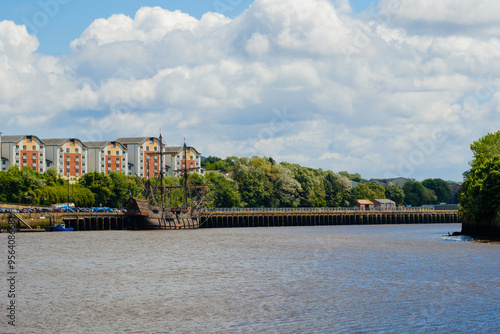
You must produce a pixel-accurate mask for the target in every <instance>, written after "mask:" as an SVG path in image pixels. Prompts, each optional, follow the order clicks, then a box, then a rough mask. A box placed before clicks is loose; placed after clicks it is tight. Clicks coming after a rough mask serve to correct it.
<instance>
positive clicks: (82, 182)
mask: <svg viewBox="0 0 500 334" xmlns="http://www.w3.org/2000/svg"><path fill="white" fill-rule="evenodd" d="M203 165H204V166H205V168H206V169H207V173H206V174H205V175H198V174H190V175H189V182H190V183H191V184H197V185H207V186H208V188H209V190H210V192H209V194H208V195H207V198H206V199H207V203H209V206H211V207H350V206H354V205H355V204H356V201H357V200H358V199H368V200H373V199H385V198H387V199H391V200H393V201H394V202H395V203H396V204H397V205H412V206H421V205H423V204H435V203H436V202H445V203H449V202H450V199H451V198H452V195H453V192H452V190H451V188H450V182H447V181H444V180H441V179H427V180H424V181H422V182H419V181H412V182H408V183H407V184H405V185H404V187H403V188H402V189H400V188H398V187H397V186H396V185H389V186H388V187H387V188H384V187H383V186H382V185H380V184H377V183H373V182H368V183H360V184H358V185H357V186H356V187H355V188H353V187H351V181H357V182H363V181H367V180H365V179H363V178H362V177H361V175H359V174H357V173H356V174H350V173H348V172H345V171H342V172H339V173H334V172H332V171H323V170H322V169H314V168H309V167H303V166H300V165H298V164H291V163H286V162H281V163H277V162H276V161H274V160H273V159H272V158H268V157H258V156H254V157H252V158H246V157H245V158H237V157H228V158H226V159H224V160H223V159H220V158H217V157H208V158H207V159H206V160H205V161H204V162H203ZM148 182H151V184H152V185H157V182H158V180H156V179H155V178H153V179H152V180H146V179H144V178H142V179H141V178H137V177H132V176H129V175H125V174H124V173H121V172H111V173H109V174H103V173H97V172H92V173H88V174H85V175H83V176H82V177H81V178H80V179H79V181H78V183H76V184H69V183H68V181H67V180H63V179H62V178H60V177H59V175H58V173H57V170H56V169H55V168H54V167H51V168H49V169H48V170H47V171H46V172H45V173H43V174H41V173H38V172H36V171H33V170H32V169H30V168H29V167H25V168H24V169H22V170H19V169H18V167H17V166H12V167H10V168H9V169H8V170H7V171H3V172H0V202H10V203H25V204H36V205H51V204H55V203H63V202H67V201H69V202H73V203H75V205H76V206H79V207H90V206H109V207H125V206H126V205H127V201H128V198H129V197H130V196H134V197H139V198H144V193H143V192H141V189H142V188H143V187H144V185H146V184H147V183H148ZM164 182H165V185H168V186H176V185H180V184H181V178H179V177H175V176H171V175H168V176H167V177H166V178H165V181H164ZM156 192H157V193H158V190H156ZM195 192H196V191H195ZM168 195H169V204H170V205H171V206H178V205H182V203H183V201H182V191H181V190H174V191H171V192H169V194H168ZM192 195H194V196H196V195H197V194H196V193H194V194H192ZM198 195H199V194H198Z"/></svg>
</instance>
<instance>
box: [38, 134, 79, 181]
mask: <svg viewBox="0 0 500 334" xmlns="http://www.w3.org/2000/svg"><path fill="white" fill-rule="evenodd" d="M43 142H44V143H45V145H46V148H45V151H46V153H47V158H46V159H47V168H48V167H51V166H54V167H56V169H57V172H58V173H59V175H60V176H61V177H62V178H64V179H67V180H75V179H78V178H79V177H80V176H82V175H84V174H85V173H87V160H88V159H87V146H86V145H85V144H84V143H83V142H82V141H81V140H79V139H76V138H53V139H43Z"/></svg>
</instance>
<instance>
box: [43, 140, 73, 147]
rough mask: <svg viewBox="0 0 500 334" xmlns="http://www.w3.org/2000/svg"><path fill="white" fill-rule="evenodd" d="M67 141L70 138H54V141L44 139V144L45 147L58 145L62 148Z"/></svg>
mask: <svg viewBox="0 0 500 334" xmlns="http://www.w3.org/2000/svg"><path fill="white" fill-rule="evenodd" d="M67 140H68V138H52V139H43V142H44V143H45V145H57V146H61V145H63V144H64V143H65V142H66V141H67Z"/></svg>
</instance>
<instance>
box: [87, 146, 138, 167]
mask: <svg viewBox="0 0 500 334" xmlns="http://www.w3.org/2000/svg"><path fill="white" fill-rule="evenodd" d="M84 144H85V145H86V146H87V150H88V153H87V156H88V172H99V173H104V174H109V173H111V172H113V171H118V172H123V173H125V174H128V172H129V169H128V153H127V147H125V145H123V144H122V143H120V142H118V141H92V142H85V143H84Z"/></svg>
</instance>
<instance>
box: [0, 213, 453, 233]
mask: <svg viewBox="0 0 500 334" xmlns="http://www.w3.org/2000/svg"><path fill="white" fill-rule="evenodd" d="M216 210H217V209H210V210H205V211H203V212H202V214H201V217H200V219H199V222H200V223H199V224H200V225H199V227H200V228H237V227H272V226H322V225H382V224H457V223H461V221H459V217H458V211H456V210H455V211H452V210H413V211H412V210H400V211H376V210H374V211H349V210H328V209H324V208H321V209H317V210H314V209H311V210H299V211H293V209H292V210H281V209H276V211H272V210H262V211H259V209H252V210H253V211H241V210H240V211H230V212H223V211H216ZM280 210H281V211H280ZM41 215H44V216H43V217H39V216H41ZM18 216H19V218H17V217H16V218H17V220H18V221H19V225H21V224H23V225H26V226H29V225H28V223H27V221H28V220H29V221H30V222H32V223H31V225H43V226H42V229H45V230H49V231H50V230H52V229H51V226H53V225H55V224H59V223H64V224H65V226H66V227H72V228H73V229H74V231H109V230H133V229H135V228H136V227H135V226H134V225H133V224H134V222H133V220H131V219H130V218H129V217H127V216H126V215H124V214H123V213H82V212H80V213H58V214H19V215H18ZM0 218H1V217H0ZM12 218H14V217H12ZM40 218H44V219H45V222H43V221H41V220H40ZM21 220H22V221H21ZM42 220H43V219H42ZM49 224H50V225H49ZM24 230H27V229H23V231H24ZM29 230H30V232H34V231H32V230H35V229H33V228H32V227H31V226H30V227H29ZM36 230H38V231H41V230H40V229H36Z"/></svg>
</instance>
